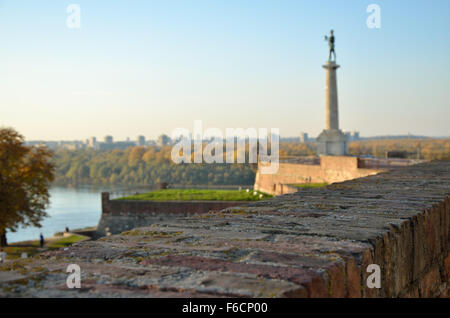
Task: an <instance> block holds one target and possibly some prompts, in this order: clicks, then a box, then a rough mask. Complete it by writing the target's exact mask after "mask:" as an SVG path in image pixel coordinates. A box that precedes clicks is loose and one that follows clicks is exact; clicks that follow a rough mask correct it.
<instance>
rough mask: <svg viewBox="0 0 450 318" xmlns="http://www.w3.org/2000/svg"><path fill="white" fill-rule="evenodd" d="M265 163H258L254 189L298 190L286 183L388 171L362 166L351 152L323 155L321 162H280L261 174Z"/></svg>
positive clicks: (331, 180) (337, 179)
mask: <svg viewBox="0 0 450 318" xmlns="http://www.w3.org/2000/svg"><path fill="white" fill-rule="evenodd" d="M263 166H264V163H259V164H258V171H257V172H256V179H255V189H256V190H260V191H263V192H266V193H270V194H275V195H283V194H287V193H293V192H296V191H297V190H298V189H297V188H295V187H286V186H283V185H289V184H300V183H334V182H342V181H346V180H352V179H356V178H361V177H365V176H369V175H374V174H377V173H380V172H382V171H386V169H365V168H359V165H358V158H357V157H350V156H321V157H320V164H318V165H315V164H298V163H283V162H280V164H279V169H278V172H277V173H275V174H261V173H260V170H261V168H262V167H263Z"/></svg>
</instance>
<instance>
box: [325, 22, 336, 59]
mask: <svg viewBox="0 0 450 318" xmlns="http://www.w3.org/2000/svg"><path fill="white" fill-rule="evenodd" d="M325 41H328V46H329V47H330V56H329V57H328V61H330V62H331V61H332V60H331V55H332V54H333V56H334V62H336V52H335V51H334V34H333V30H331V31H330V36H329V37H328V36H326V35H325Z"/></svg>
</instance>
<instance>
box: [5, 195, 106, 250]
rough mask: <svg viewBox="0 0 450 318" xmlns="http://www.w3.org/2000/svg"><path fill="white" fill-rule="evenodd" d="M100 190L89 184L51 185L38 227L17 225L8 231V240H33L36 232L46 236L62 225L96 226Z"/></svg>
mask: <svg viewBox="0 0 450 318" xmlns="http://www.w3.org/2000/svg"><path fill="white" fill-rule="evenodd" d="M101 191H102V190H101V189H98V188H97V189H95V188H90V187H85V188H61V187H53V188H51V189H50V206H49V207H48V209H47V213H48V217H47V218H45V219H44V220H43V221H42V223H41V225H42V227H41V228H35V227H28V228H24V229H22V228H20V229H19V230H18V231H17V232H15V233H12V232H8V233H7V239H8V242H9V243H13V242H20V241H27V240H36V239H39V235H40V233H42V234H43V235H44V236H45V237H50V236H53V234H55V233H56V232H63V231H64V230H65V228H66V226H68V227H69V229H79V228H83V227H88V226H96V225H97V224H98V221H99V220H100V215H101Z"/></svg>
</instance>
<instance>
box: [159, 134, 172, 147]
mask: <svg viewBox="0 0 450 318" xmlns="http://www.w3.org/2000/svg"><path fill="white" fill-rule="evenodd" d="M171 142H172V140H171V139H170V137H169V136H167V135H161V136H159V137H158V141H157V144H158V146H160V147H162V146H167V145H170V143H171Z"/></svg>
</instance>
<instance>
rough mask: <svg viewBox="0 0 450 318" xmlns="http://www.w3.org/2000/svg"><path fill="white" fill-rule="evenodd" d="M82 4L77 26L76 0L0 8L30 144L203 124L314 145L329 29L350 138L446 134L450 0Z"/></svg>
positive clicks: (7, 73) (14, 101) (11, 89)
mask: <svg viewBox="0 0 450 318" xmlns="http://www.w3.org/2000/svg"><path fill="white" fill-rule="evenodd" d="M77 3H78V4H79V6H80V8H81V27H80V29H69V28H68V27H67V25H66V19H67V17H68V13H67V12H66V8H67V6H68V5H69V4H70V2H66V1H65V2H61V3H58V4H57V3H55V2H54V1H34V2H20V1H1V2H0V38H1V39H2V40H1V42H0V43H1V45H2V47H3V49H2V50H1V51H0V70H1V73H2V74H3V76H2V77H1V78H0V85H1V86H2V89H1V90H0V105H1V106H0V107H1V113H2V117H1V120H0V126H7V127H8V126H11V127H14V128H15V129H17V130H18V131H19V132H20V133H22V134H23V135H24V136H25V138H26V139H27V140H85V139H88V138H90V137H91V136H99V137H101V136H105V135H114V136H115V139H117V140H125V139H126V137H129V136H131V138H132V140H134V139H135V137H136V136H138V135H144V136H146V138H148V139H156V138H157V137H158V136H159V135H160V134H162V133H165V134H167V135H170V134H171V132H172V131H173V130H174V129H175V128H178V127H191V126H192V122H193V121H194V120H195V119H202V120H203V121H204V123H205V127H217V128H219V129H222V130H223V129H224V128H226V127H242V128H249V127H266V128H269V129H270V128H272V127H273V128H279V129H280V135H281V136H284V137H291V136H299V134H300V132H301V131H304V132H308V134H309V136H310V137H313V138H314V137H317V136H318V135H319V133H320V131H321V130H322V129H323V127H324V121H323V118H324V98H323V91H324V85H325V82H324V72H323V69H322V67H321V66H322V65H323V63H324V62H325V61H326V59H327V57H328V50H327V44H326V42H325V41H324V40H323V36H324V35H325V34H327V33H328V32H329V30H330V29H331V28H333V29H334V30H335V33H336V39H337V44H336V53H337V62H338V64H340V65H341V68H340V70H339V72H338V80H339V87H338V90H339V110H340V114H339V116H340V126H341V127H342V129H343V130H346V131H359V132H360V134H361V136H376V135H406V134H408V133H412V134H415V135H426V136H448V135H450V131H449V128H448V118H450V107H449V106H450V105H449V101H450V92H449V90H448V87H449V84H450V75H449V74H448V72H447V70H448V69H449V67H450V61H449V60H448V58H447V56H446V55H447V52H449V51H450V50H449V49H450V43H449V42H448V41H446V39H447V38H448V35H447V34H446V32H447V30H448V29H449V27H450V21H448V19H447V17H446V13H447V12H449V10H450V4H449V2H448V1H434V2H433V3H429V2H426V1H412V2H410V1H396V2H395V3H392V2H389V1H346V2H342V3H336V1H323V2H321V3H320V4H319V3H310V2H299V1H280V2H277V4H276V5H275V4H273V3H272V2H270V1H247V2H242V1H240V2H237V1H226V2H225V1H215V2H208V1H192V2H189V3H188V2H183V1H173V2H171V3H170V4H168V3H165V2H157V1H153V2H143V1H136V2H134V3H133V5H129V4H127V3H126V2H124V1H122V2H116V3H109V2H106V1H97V2H95V3H92V2H89V1H77ZM372 3H376V4H378V5H379V6H380V8H381V19H382V20H381V21H382V22H381V28H379V29H369V28H368V27H367V25H366V20H367V17H368V16H369V13H367V12H366V9H367V7H368V5H370V4H372Z"/></svg>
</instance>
